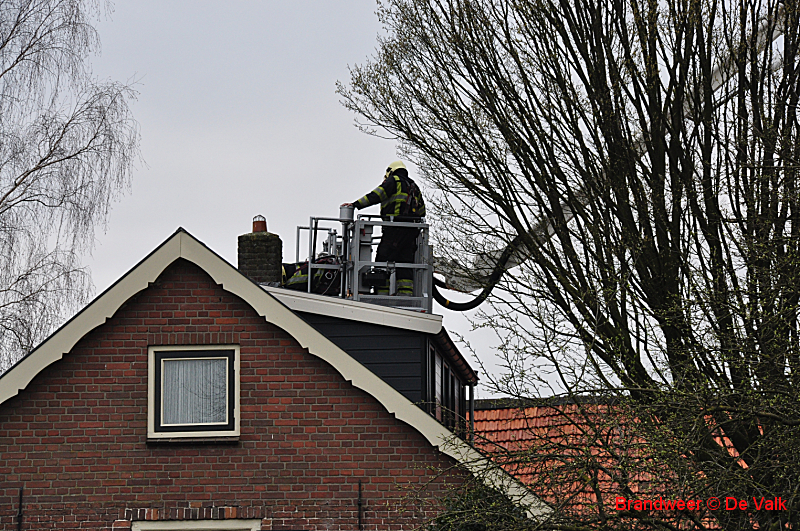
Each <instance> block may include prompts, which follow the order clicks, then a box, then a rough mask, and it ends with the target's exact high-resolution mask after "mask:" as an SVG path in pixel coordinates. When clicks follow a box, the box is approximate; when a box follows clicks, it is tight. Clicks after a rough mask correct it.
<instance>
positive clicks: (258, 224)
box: [253, 214, 267, 232]
mask: <svg viewBox="0 0 800 531" xmlns="http://www.w3.org/2000/svg"><path fill="white" fill-rule="evenodd" d="M253 232H267V218H265V217H264V216H262V215H261V214H259V215H257V216H256V217H254V218H253Z"/></svg>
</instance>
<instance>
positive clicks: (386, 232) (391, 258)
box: [342, 160, 425, 296]
mask: <svg viewBox="0 0 800 531" xmlns="http://www.w3.org/2000/svg"><path fill="white" fill-rule="evenodd" d="M378 203H380V204H381V219H382V220H383V221H404V222H416V223H419V222H421V221H422V218H423V217H424V216H425V202H424V201H423V199H422V194H421V193H420V191H419V187H418V186H417V185H416V183H415V182H414V181H413V180H411V178H410V177H409V176H408V170H407V169H406V165H405V164H403V162H402V161H399V160H398V161H395V162H392V163H391V164H389V167H388V168H386V175H385V176H384V179H383V182H382V183H381V184H380V186H378V187H377V188H375V189H374V190H373V191H371V192H370V193H368V194H367V195H365V196H364V197H362V198H361V199H359V200H358V201H356V202H354V203H345V204H344V205H342V206H354V207H356V208H357V209H359V210H361V209H362V208H366V207H368V206H372V205H376V204H378ZM419 232H420V231H419V229H415V228H413V227H388V226H383V227H382V230H381V243H380V244H379V245H378V252H377V253H376V254H375V261H376V262H398V263H413V262H414V255H415V253H416V250H417V237H418V236H419ZM396 280H397V294H398V295H406V296H411V295H413V294H414V270H413V269H398V270H397V273H396ZM377 292H378V293H379V294H388V293H389V281H388V280H387V281H386V285H385V286H383V287H381V288H378V290H377Z"/></svg>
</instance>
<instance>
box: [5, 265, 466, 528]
mask: <svg viewBox="0 0 800 531" xmlns="http://www.w3.org/2000/svg"><path fill="white" fill-rule="evenodd" d="M180 344H200V345H202V344H238V345H240V347H241V371H240V374H241V437H240V440H239V442H238V444H234V445H174V444H173V445H159V446H154V445H148V443H147V442H146V437H147V424H146V423H147V347H148V345H180ZM452 465H453V462H452V460H450V459H449V458H448V457H446V456H443V455H442V454H440V453H439V452H438V451H437V450H435V449H433V448H432V447H431V446H430V445H429V444H428V442H427V441H426V440H425V439H423V437H422V436H421V435H419V433H417V432H416V431H415V430H414V429H413V428H411V427H409V426H408V425H406V424H404V423H402V422H400V421H398V420H396V419H395V418H394V417H393V416H392V415H390V414H389V413H388V412H387V411H386V410H385V409H384V408H383V407H382V406H381V405H380V404H379V403H378V402H377V401H376V400H375V399H374V398H372V397H371V396H369V395H367V394H366V393H364V392H362V391H361V390H359V389H355V388H353V386H352V385H350V384H349V383H348V382H346V381H344V379H343V378H342V377H341V376H340V375H339V373H337V372H336V371H335V370H334V369H333V368H332V367H331V366H330V365H328V364H327V363H325V362H323V361H322V360H320V359H318V358H316V357H314V356H312V355H309V354H308V353H307V352H306V351H305V350H304V349H302V348H300V346H299V345H298V344H297V342H296V341H295V340H294V339H293V338H292V337H291V336H289V335H288V334H287V333H286V332H284V331H283V330H281V329H279V328H277V327H275V326H273V325H271V324H268V323H266V322H265V321H264V319H263V318H262V317H259V316H258V315H257V314H256V313H255V312H254V311H253V310H252V308H250V307H249V306H248V305H247V304H246V303H245V302H243V301H242V300H241V299H239V298H238V297H235V296H233V295H231V294H230V293H227V292H225V291H223V290H222V289H221V288H220V287H219V286H217V285H215V284H214V283H213V281H212V280H211V278H210V277H208V276H207V275H206V274H205V273H204V272H203V271H202V270H201V269H199V268H198V267H196V266H194V265H193V264H191V263H189V262H186V261H183V260H181V261H178V262H176V263H175V264H173V265H172V266H171V267H169V268H168V269H167V270H166V271H165V272H164V273H163V274H162V275H161V276H160V277H159V279H158V281H157V282H155V283H154V284H153V285H152V286H151V287H149V288H148V289H147V290H145V291H143V292H141V293H139V294H138V295H136V296H135V297H133V298H132V299H131V300H129V301H128V302H127V303H126V304H125V305H124V306H123V307H122V308H121V309H120V310H119V311H118V312H117V313H116V315H114V317H113V318H111V319H109V320H108V321H107V322H106V324H104V325H103V326H100V327H98V328H97V329H95V330H94V331H93V332H91V333H89V334H88V335H87V336H86V337H84V338H83V339H82V340H81V341H80V342H79V343H78V345H76V347H75V348H74V349H73V350H72V352H71V353H70V354H69V355H67V356H65V357H64V359H62V360H61V361H59V362H57V363H54V364H53V365H51V366H50V367H48V368H46V369H45V370H44V371H42V373H40V374H39V375H38V376H37V377H36V378H35V379H34V380H33V381H32V382H31V384H30V385H29V386H28V388H27V389H26V390H25V391H23V392H22V393H20V394H19V395H18V396H16V397H14V398H12V399H10V400H8V401H7V402H5V403H4V404H2V405H0V529H3V530H9V531H10V530H15V529H17V527H16V525H17V524H16V517H15V514H16V512H17V505H18V504H17V497H18V494H19V487H20V486H23V485H24V493H23V496H24V500H23V507H24V512H25V516H24V526H23V529H37V530H44V529H77V528H81V529H83V528H91V529H111V528H112V525H113V527H114V529H117V528H126V527H128V526H130V521H131V520H136V519H182V518H183V519H191V518H195V519H197V518H224V517H229V518H230V517H240V518H241V517H244V518H263V519H264V520H263V529H275V530H279V529H287V530H288V529H307V530H310V529H334V530H335V529H348V530H350V529H357V501H358V481H359V480H361V481H362V491H363V501H364V524H365V525H364V529H410V528H412V527H414V526H418V525H420V523H421V519H420V518H421V516H422V515H421V510H422V509H423V507H428V508H429V509H428V510H429V511H430V510H431V509H430V507H431V506H430V505H428V504H431V503H433V504H434V505H435V501H436V497H437V493H440V490H441V489H443V488H446V486H445V485H444V483H445V482H443V481H442V480H441V479H437V480H436V481H434V482H433V484H432V485H431V486H430V487H428V488H427V490H426V491H425V494H424V498H425V499H424V500H417V501H415V502H411V501H410V499H409V498H408V497H407V495H408V492H406V489H414V488H421V487H422V486H423V485H424V484H425V483H426V482H428V481H429V480H431V479H432V478H434V477H435V472H434V471H433V470H432V469H436V468H447V467H450V466H452ZM451 479H452V478H451ZM454 480H455V479H454ZM429 514H430V513H429ZM115 522H116V523H115Z"/></svg>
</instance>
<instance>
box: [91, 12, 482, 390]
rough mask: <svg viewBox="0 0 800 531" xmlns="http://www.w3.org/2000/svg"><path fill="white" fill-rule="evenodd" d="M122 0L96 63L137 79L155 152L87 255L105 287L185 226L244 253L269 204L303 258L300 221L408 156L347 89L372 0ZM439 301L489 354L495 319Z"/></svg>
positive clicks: (149, 149) (372, 21) (100, 72)
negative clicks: (475, 322) (374, 131)
mask: <svg viewBox="0 0 800 531" xmlns="http://www.w3.org/2000/svg"><path fill="white" fill-rule="evenodd" d="M114 4H115V5H114V7H115V9H114V12H113V13H112V14H111V16H110V18H108V19H107V20H103V21H102V22H101V23H100V24H99V25H98V29H99V31H100V38H101V40H102V45H103V48H102V54H101V56H99V57H95V58H94V59H93V65H94V72H95V74H96V76H97V77H100V78H112V79H115V80H119V81H124V80H128V79H136V80H138V82H139V85H138V91H139V93H140V96H139V100H138V102H136V103H135V104H134V114H135V116H136V118H137V120H138V121H139V123H140V127H141V135H142V152H143V157H144V163H143V164H140V165H139V167H138V169H137V170H136V172H135V175H134V179H133V184H132V188H131V190H130V192H129V193H128V194H127V195H126V196H125V197H123V198H122V199H121V201H119V202H118V203H116V204H115V205H114V209H113V211H112V212H111V215H110V219H109V225H108V228H107V231H106V232H105V233H102V232H100V233H99V234H98V236H97V246H96V248H95V251H94V254H93V257H91V258H89V259H87V264H88V265H89V266H90V268H91V270H92V276H93V280H94V283H95V286H96V288H97V291H98V292H101V291H102V290H104V289H105V288H106V287H108V286H109V285H110V284H111V283H112V282H114V281H115V280H117V279H118V278H119V277H120V276H121V275H123V274H124V273H125V272H126V271H127V270H128V269H130V268H131V267H132V266H133V265H135V264H136V263H137V262H138V261H139V260H140V259H141V258H143V257H144V256H145V255H146V254H147V253H149V252H150V251H151V250H153V248H155V246H156V245H158V244H159V243H160V242H161V241H163V240H164V239H166V238H167V237H168V236H169V235H170V234H172V233H173V232H174V231H175V229H176V228H177V227H179V226H182V227H184V228H185V229H186V230H188V231H189V232H191V233H192V234H193V235H194V236H196V237H197V238H199V239H200V240H201V241H203V242H204V243H205V244H206V245H208V246H209V247H210V248H211V249H213V250H214V251H216V252H217V253H218V254H220V255H221V256H222V257H224V258H225V259H227V260H228V261H229V262H231V263H233V264H234V265H235V264H236V236H237V235H239V234H242V233H245V232H249V231H250V228H251V220H252V217H253V216H254V215H256V214H263V215H264V216H266V217H267V223H268V229H269V231H270V232H274V233H277V234H279V235H280V236H281V238H282V239H283V242H284V261H293V260H294V247H295V245H294V239H295V227H296V226H297V225H303V224H308V218H309V216H337V215H338V206H339V204H340V203H342V202H345V201H353V200H355V199H357V198H358V197H360V196H361V195H363V194H364V193H366V192H367V191H369V190H371V189H372V188H374V186H375V185H377V184H378V183H379V182H380V180H381V179H382V177H383V170H384V168H385V167H386V164H387V163H388V162H391V161H392V160H395V159H396V158H397V156H396V153H395V143H394V142H393V141H391V140H384V139H378V138H374V137H370V136H368V135H365V134H363V133H361V132H359V131H358V130H357V129H356V128H355V127H353V120H354V118H355V117H354V116H353V115H352V114H350V113H349V112H348V111H347V110H345V109H344V108H343V107H342V106H341V104H340V103H339V99H338V97H337V95H336V94H335V83H336V81H337V80H341V81H347V80H348V69H347V66H348V65H354V64H358V63H363V62H364V60H365V59H366V58H367V57H369V56H370V55H371V54H372V53H373V52H374V50H375V47H376V44H377V40H376V39H377V35H378V33H379V32H380V31H381V27H380V24H379V22H378V19H377V16H376V15H375V10H376V5H375V2H374V0H358V1H356V0H346V1H336V2H332V1H327V2H321V1H320V2H311V1H291V2H277V1H271V2H233V1H225V2H222V1H216V2H211V1H204V2H200V1H191V2H189V1H168V2H165V1H163V0H162V1H149V0H116V1H115V3H114ZM411 170H412V176H413V175H414V171H413V167H412V168H411ZM435 311H436V313H442V314H444V315H445V326H446V327H447V328H448V329H449V330H451V331H455V332H459V333H461V334H464V335H465V336H467V337H468V338H469V339H470V341H471V342H472V343H473V346H474V347H476V348H477V350H478V352H479V354H481V356H482V357H483V358H484V359H485V360H487V359H489V358H490V350H491V348H490V347H491V345H494V344H495V343H496V340H495V339H494V338H493V337H492V335H491V334H490V333H488V332H485V331H484V332H482V333H480V334H478V333H474V332H470V326H469V324H468V323H467V322H466V320H465V319H464V317H463V316H461V315H458V314H454V313H453V312H449V311H447V310H442V309H441V308H438V309H436V310H435ZM473 365H476V364H474V363H473ZM480 395H481V396H487V393H486V392H485V391H484V392H482V393H480Z"/></svg>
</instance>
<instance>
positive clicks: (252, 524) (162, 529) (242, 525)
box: [131, 519, 261, 531]
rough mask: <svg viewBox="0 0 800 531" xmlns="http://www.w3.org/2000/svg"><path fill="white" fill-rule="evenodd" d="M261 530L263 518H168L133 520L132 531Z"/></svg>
mask: <svg viewBox="0 0 800 531" xmlns="http://www.w3.org/2000/svg"><path fill="white" fill-rule="evenodd" d="M189 530H191V531H222V530H224V531H261V520H253V519H247V520H236V519H233V520H168V521H153V520H146V521H137V522H131V531H189Z"/></svg>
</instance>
